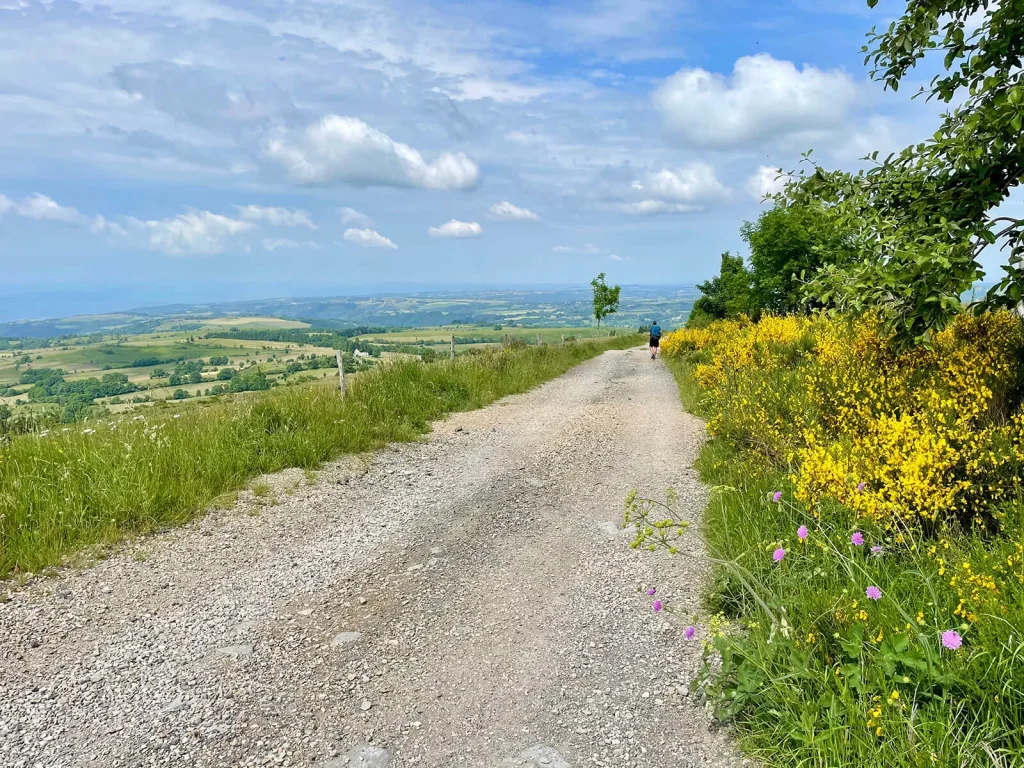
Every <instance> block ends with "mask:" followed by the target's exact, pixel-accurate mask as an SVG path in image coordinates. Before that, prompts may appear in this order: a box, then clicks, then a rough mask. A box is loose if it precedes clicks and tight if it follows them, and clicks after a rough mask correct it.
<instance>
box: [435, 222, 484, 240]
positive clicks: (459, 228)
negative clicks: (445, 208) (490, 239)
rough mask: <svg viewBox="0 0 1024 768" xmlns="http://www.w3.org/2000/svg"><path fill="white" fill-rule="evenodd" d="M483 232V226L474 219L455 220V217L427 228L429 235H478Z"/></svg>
mask: <svg viewBox="0 0 1024 768" xmlns="http://www.w3.org/2000/svg"><path fill="white" fill-rule="evenodd" d="M483 232H484V229H483V227H481V226H480V225H479V224H477V223H476V222H475V221H456V220H455V219H452V220H451V221H449V222H448V223H447V224H442V225H441V226H440V227H431V228H430V229H428V230H427V233H428V234H429V235H430V236H431V237H479V236H480V235H482V234H483Z"/></svg>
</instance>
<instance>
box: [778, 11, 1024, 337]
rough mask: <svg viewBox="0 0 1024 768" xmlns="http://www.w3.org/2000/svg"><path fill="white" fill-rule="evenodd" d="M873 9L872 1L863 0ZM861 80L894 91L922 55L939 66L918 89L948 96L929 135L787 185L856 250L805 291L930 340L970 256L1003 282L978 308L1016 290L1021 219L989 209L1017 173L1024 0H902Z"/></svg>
mask: <svg viewBox="0 0 1024 768" xmlns="http://www.w3.org/2000/svg"><path fill="white" fill-rule="evenodd" d="M868 5H869V6H871V7H874V6H875V5H877V0H868ZM864 52H865V54H866V59H865V61H866V63H869V64H871V65H872V66H873V67H874V69H873V71H872V76H873V77H874V78H875V79H876V80H879V81H881V82H883V83H884V84H885V87H886V88H889V89H892V90H898V89H899V87H900V85H901V84H902V83H903V82H904V81H905V80H907V79H908V78H909V76H910V75H911V74H912V73H913V72H914V70H915V69H916V68H917V67H918V65H919V64H921V63H922V62H925V61H928V62H932V61H935V62H936V63H937V64H939V65H940V66H941V68H942V71H941V72H940V73H939V74H938V75H936V76H935V77H934V78H932V80H931V81H930V83H929V84H928V85H927V86H925V87H923V88H922V89H921V91H920V93H919V94H918V95H922V96H924V97H926V98H928V99H935V100H938V101H941V102H944V103H946V104H955V105H956V106H954V107H953V108H951V109H949V110H948V111H947V112H946V113H944V114H943V116H942V118H941V122H940V125H939V127H938V129H937V130H936V131H935V133H934V134H933V135H932V136H931V137H930V138H929V139H927V140H926V141H923V142H921V143H919V144H914V145H912V146H910V147H907V148H906V149H904V150H902V151H901V152H898V153H896V154H893V155H890V156H888V157H886V158H884V159H881V160H879V158H878V153H873V154H872V155H870V156H869V158H867V159H869V160H870V161H871V162H872V163H873V166H872V167H871V168H869V169H868V170H864V171H860V172H857V173H846V172H842V171H828V170H826V169H824V168H822V167H820V166H818V165H816V164H815V163H814V162H813V160H812V159H811V156H810V154H809V153H808V155H807V156H806V159H808V161H810V163H811V166H812V170H810V171H806V170H805V171H801V172H800V173H799V174H797V179H796V181H795V183H793V184H791V185H790V186H789V187H788V188H787V191H786V193H785V196H786V198H787V199H788V200H789V201H791V202H808V201H813V202H817V203H822V204H825V205H827V206H829V207H831V208H832V209H833V210H834V211H835V215H836V217H837V220H838V221H839V222H840V223H841V225H842V227H843V228H844V230H845V231H847V232H848V233H849V234H850V237H851V245H852V246H853V248H854V249H855V251H856V252H857V254H858V257H857V258H856V259H854V260H851V261H850V262H848V263H830V264H825V265H823V267H822V269H821V271H820V272H819V274H818V276H817V277H816V279H815V280H814V281H813V283H812V286H811V293H812V295H813V296H814V297H815V298H816V299H817V300H818V301H820V302H822V303H826V304H834V305H835V306H837V307H838V308H840V309H843V310H853V311H860V310H864V309H881V310H882V314H883V316H884V317H885V318H886V319H887V320H888V321H889V323H890V326H891V327H892V329H893V330H894V331H896V332H897V333H898V334H899V335H900V337H901V338H903V339H905V340H906V341H908V342H916V343H924V344H927V343H929V340H930V338H931V336H932V334H933V333H934V331H936V330H938V329H941V328H943V327H944V326H945V325H946V324H947V323H948V322H949V321H950V319H951V318H952V317H953V315H955V314H956V313H957V312H958V311H960V310H961V296H963V295H964V294H965V293H966V292H967V291H968V290H970V288H971V287H972V286H973V285H974V284H975V283H976V281H978V280H979V279H980V278H981V277H983V275H984V271H983V269H982V266H981V263H980V261H979V257H980V255H981V254H982V252H984V251H985V250H986V249H988V248H991V247H993V246H997V247H998V248H999V249H1000V250H1001V251H1005V252H1006V254H1007V263H1006V264H1005V265H1003V267H1002V269H1003V271H1004V274H1003V277H1002V280H1001V281H1000V282H999V283H998V285H996V286H995V287H994V288H993V289H992V290H991V291H990V292H989V293H988V294H987V296H986V297H985V299H984V301H982V302H980V303H979V304H978V305H977V308H978V309H986V308H991V307H995V306H1000V305H1011V306H1014V305H1016V304H1017V303H1018V302H1019V301H1020V300H1021V298H1022V295H1024V219H1020V218H1016V217H1014V216H1007V215H1004V214H1003V213H1002V212H1001V211H1000V209H999V206H1000V204H1001V203H1003V202H1004V201H1005V200H1006V199H1007V197H1008V196H1009V195H1010V193H1011V192H1012V191H1013V190H1014V189H1015V188H1016V187H1017V186H1018V185H1019V184H1020V180H1021V176H1022V174H1024V132H1022V127H1024V79H1022V78H1024V75H1022V69H1021V64H1022V61H1024V0H1001V2H998V3H997V2H993V1H992V0H911V2H908V3H907V5H906V10H905V12H904V14H903V15H902V16H901V17H899V18H897V19H896V20H895V21H893V22H892V23H891V24H890V25H889V27H888V28H887V29H886V30H885V31H884V32H881V33H878V32H875V31H874V30H872V33H871V35H870V42H869V45H867V46H865V48H864Z"/></svg>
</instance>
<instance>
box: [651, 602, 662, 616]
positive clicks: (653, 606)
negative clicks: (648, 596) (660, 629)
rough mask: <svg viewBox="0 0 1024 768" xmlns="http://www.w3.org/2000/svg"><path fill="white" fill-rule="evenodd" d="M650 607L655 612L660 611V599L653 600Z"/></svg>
mask: <svg viewBox="0 0 1024 768" xmlns="http://www.w3.org/2000/svg"><path fill="white" fill-rule="evenodd" d="M651 607H652V608H653V609H654V612H655V613H658V612H659V611H661V600H655V601H654V603H653V604H652V605H651Z"/></svg>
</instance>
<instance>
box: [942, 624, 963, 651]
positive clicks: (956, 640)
mask: <svg viewBox="0 0 1024 768" xmlns="http://www.w3.org/2000/svg"><path fill="white" fill-rule="evenodd" d="M963 643H964V639H963V638H962V637H960V633H959V632H957V631H956V630H955V629H947V630H946V631H945V632H943V633H942V645H943V646H945V647H946V648H949V650H951V651H958V650H960V646H961V645H963Z"/></svg>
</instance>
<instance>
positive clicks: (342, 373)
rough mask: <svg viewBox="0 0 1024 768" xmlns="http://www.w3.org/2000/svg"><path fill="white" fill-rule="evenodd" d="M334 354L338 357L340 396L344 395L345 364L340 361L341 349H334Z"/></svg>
mask: <svg viewBox="0 0 1024 768" xmlns="http://www.w3.org/2000/svg"><path fill="white" fill-rule="evenodd" d="M334 354H335V355H336V356H337V358H338V388H339V389H341V396H342V397H344V396H345V364H344V363H343V362H342V358H341V350H340V349H338V350H335V352H334Z"/></svg>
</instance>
